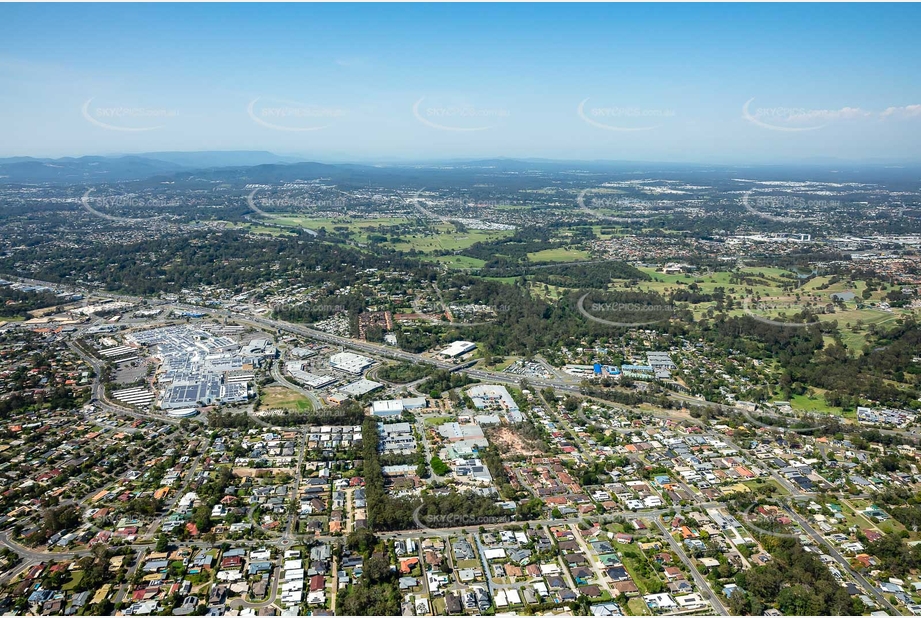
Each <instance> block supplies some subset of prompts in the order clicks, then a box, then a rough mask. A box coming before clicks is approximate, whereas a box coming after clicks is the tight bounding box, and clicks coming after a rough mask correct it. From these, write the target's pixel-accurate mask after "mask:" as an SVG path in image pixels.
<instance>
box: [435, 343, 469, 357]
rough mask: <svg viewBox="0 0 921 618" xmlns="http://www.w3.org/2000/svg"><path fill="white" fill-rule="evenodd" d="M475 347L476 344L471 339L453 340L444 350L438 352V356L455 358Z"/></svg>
mask: <svg viewBox="0 0 921 618" xmlns="http://www.w3.org/2000/svg"><path fill="white" fill-rule="evenodd" d="M475 349H476V344H475V343H473V342H472V341H455V342H454V343H452V344H451V345H449V346H448V347H446V348H445V349H444V350H442V351H441V352H439V353H438V354H439V355H440V356H444V357H445V358H457V357H458V356H463V355H464V354H466V353H468V352H472V351H473V350H475Z"/></svg>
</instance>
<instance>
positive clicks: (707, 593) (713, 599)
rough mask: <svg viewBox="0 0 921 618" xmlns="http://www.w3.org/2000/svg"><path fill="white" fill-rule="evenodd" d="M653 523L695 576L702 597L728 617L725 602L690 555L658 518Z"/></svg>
mask: <svg viewBox="0 0 921 618" xmlns="http://www.w3.org/2000/svg"><path fill="white" fill-rule="evenodd" d="M653 521H654V522H655V524H656V527H657V528H658V529H659V532H661V533H662V534H663V535H664V536H665V540H666V541H668V544H669V546H670V547H671V548H672V551H673V552H675V553H676V554H677V555H678V557H679V558H680V559H681V562H683V563H684V565H685V566H686V567H688V570H690V571H691V576H693V578H694V582H695V583H696V584H697V589H698V590H700V594H701V596H702V597H704V598H705V599H707V600H709V601H710V603H711V604H712V605H713V607H714V608H715V609H716V611H718V612H719V613H720V615H722V616H728V615H729V612H728V611H727V610H726V606H725V605H723V602H722V601H720V599H719V597H718V596H717V594H716V593H715V592H713V590H711V589H710V585H709V584H708V583H707V580H705V579H704V577H703V575H701V574H700V571H698V570H697V566H696V565H695V564H694V562H693V561H692V560H691V559H690V558H688V555H687V554H686V553H684V548H683V547H681V545H680V544H679V543H678V541H676V540H675V539H674V538H673V537H672V535H671V534H669V532H668V529H667V528H666V527H665V524H663V523H662V521H661V520H660V519H659V518H658V517H654V518H653Z"/></svg>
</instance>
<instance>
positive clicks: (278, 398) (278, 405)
mask: <svg viewBox="0 0 921 618" xmlns="http://www.w3.org/2000/svg"><path fill="white" fill-rule="evenodd" d="M260 407H261V408H266V409H269V410H274V409H282V410H297V411H298V412H309V411H310V410H312V409H313V406H312V405H311V403H310V400H309V399H308V398H307V397H305V396H303V395H301V394H300V393H296V392H294V391H292V390H290V389H287V388H285V387H283V386H268V387H266V388H264V389H263V390H262V393H261V396H260Z"/></svg>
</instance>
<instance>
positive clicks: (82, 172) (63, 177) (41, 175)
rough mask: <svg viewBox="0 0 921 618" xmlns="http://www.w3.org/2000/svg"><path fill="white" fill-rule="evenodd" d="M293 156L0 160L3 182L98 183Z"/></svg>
mask: <svg viewBox="0 0 921 618" xmlns="http://www.w3.org/2000/svg"><path fill="white" fill-rule="evenodd" d="M297 161H299V159H297V158H293V157H282V156H279V155H276V154H272V153H271V152H258V151H230V152H207V151H205V152H150V153H143V154H137V155H124V156H109V157H98V156H94V157H63V158H60V159H44V158H43V159H37V158H32V157H11V158H8V159H0V182H2V183H7V184H9V183H55V184H72V183H99V182H107V181H108V182H122V181H126V180H144V179H147V178H151V177H153V176H158V175H169V174H174V173H176V172H182V171H195V170H202V169H212V168H222V167H251V166H255V165H266V164H281V163H295V162H297Z"/></svg>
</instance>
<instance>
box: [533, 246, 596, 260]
mask: <svg viewBox="0 0 921 618" xmlns="http://www.w3.org/2000/svg"><path fill="white" fill-rule="evenodd" d="M590 257H591V254H589V252H588V251H584V250H582V249H568V248H566V247H557V248H555V249H544V250H543V251H536V252H534V253H529V254H528V259H529V260H531V261H532V262H578V261H580V260H588V259H589V258H590Z"/></svg>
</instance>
